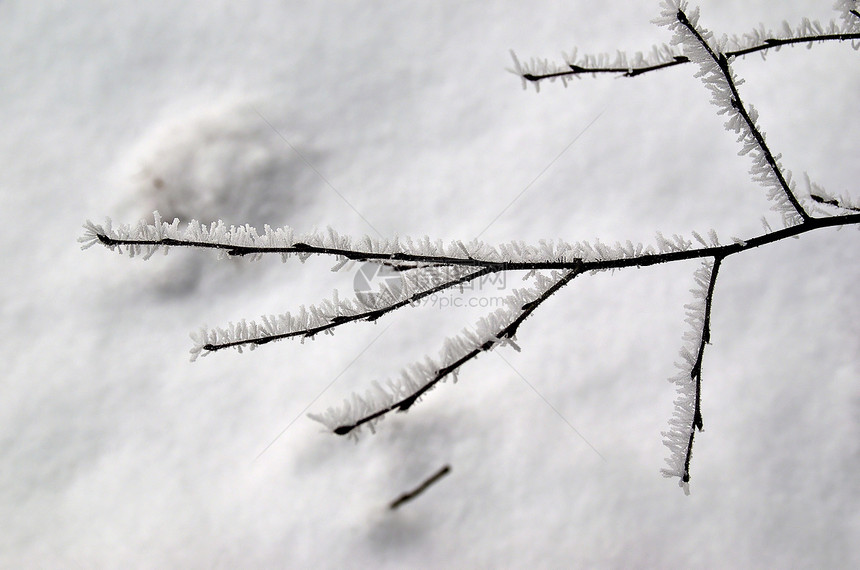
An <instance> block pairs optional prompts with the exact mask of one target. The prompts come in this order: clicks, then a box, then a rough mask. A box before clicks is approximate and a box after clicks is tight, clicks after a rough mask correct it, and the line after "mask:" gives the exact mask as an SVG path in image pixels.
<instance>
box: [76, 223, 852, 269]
mask: <svg viewBox="0 0 860 570" xmlns="http://www.w3.org/2000/svg"><path fill="white" fill-rule="evenodd" d="M854 224H860V214H845V215H839V216H828V217H823V218H815V217H809V219H808V220H807V221H806V222H805V223H804V224H800V225H795V226H790V227H787V228H782V229H780V230H777V231H774V232H769V233H766V234H760V235H758V236H755V237H752V238H749V239H745V240H743V241H741V242H736V243H731V244H726V245H715V246H710V247H703V248H695V249H682V250H681V249H679V250H676V251H669V252H663V253H643V254H639V255H630V256H626V257H625V256H623V255H624V254H623V252H621V253H617V252H614V253H617V254H618V255H619V257H611V258H607V259H588V258H580V257H575V258H571V259H568V260H550V261H522V262H518V261H498V260H491V259H480V258H471V259H463V258H458V257H449V256H444V255H420V254H414V253H407V252H394V253H378V252H365V251H358V250H349V249H340V248H329V247H318V246H309V245H306V244H302V243H296V244H293V245H291V246H282V247H256V246H236V245H233V244H229V243H209V242H199V241H188V240H180V239H174V238H164V239H122V238H116V237H109V236H107V235H105V234H102V233H96V234H95V235H96V237H97V238H98V241H99V242H101V243H103V244H104V245H105V246H107V247H111V248H113V247H116V246H123V245H139V246H171V247H196V248H204V249H206V248H208V249H218V250H222V251H227V252H231V255H262V254H267V253H274V254H282V255H283V254H293V253H305V254H311V255H331V256H335V257H340V258H345V259H349V260H355V261H383V260H395V261H400V262H405V263H420V264H435V265H439V266H442V265H452V266H468V267H484V268H489V269H491V270H492V271H493V272H500V271H540V270H546V269H574V268H577V267H581V268H582V269H583V271H601V270H605V269H622V268H625V267H646V266H650V265H657V264H660V263H669V262H674V261H682V260H688V259H700V258H706V257H717V256H719V257H726V256H728V255H732V254H735V253H739V252H741V251H745V250H747V249H752V248H755V247H759V246H762V245H766V244H770V243H773V242H777V241H780V240H783V239H786V238H789V237H794V236H797V235H800V234H804V233H806V232H809V231H813V230H816V229H821V228H827V227H834V226H842V225H854ZM86 239H87V238H86V237H84V238H80V241H85V240H86ZM85 247H86V246H85ZM570 247H571V249H572V248H573V246H570ZM234 251H238V253H232V252H234Z"/></svg>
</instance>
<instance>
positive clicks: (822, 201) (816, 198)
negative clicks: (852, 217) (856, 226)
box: [809, 194, 860, 212]
mask: <svg viewBox="0 0 860 570" xmlns="http://www.w3.org/2000/svg"><path fill="white" fill-rule="evenodd" d="M809 197H810V198H812V199H813V200H814V201H815V202H818V203H819V204H827V205H828V206H836V207H837V208H842V209H843V210H850V211H852V212H860V207H857V206H851V205H848V204H843V203H842V202H840V201H839V200H837V199H836V198H825V197H824V196H819V195H817V194H810V195H809Z"/></svg>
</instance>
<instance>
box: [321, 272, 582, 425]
mask: <svg viewBox="0 0 860 570" xmlns="http://www.w3.org/2000/svg"><path fill="white" fill-rule="evenodd" d="M581 273H582V271H581V269H579V268H575V269H572V270H569V271H566V272H554V273H553V275H552V276H551V277H546V276H544V275H541V274H537V275H536V280H535V287H534V288H531V289H519V290H515V291H514V292H513V293H512V294H511V295H509V296H508V297H506V298H505V304H506V305H507V307H504V308H502V309H499V310H497V311H495V312H493V313H491V314H490V315H488V316H487V317H482V318H481V319H480V320H479V321H478V324H477V326H476V327H475V329H474V330H469V329H464V330H463V332H462V334H460V335H459V336H456V337H453V338H449V339H448V340H446V341H445V344H444V346H443V348H442V352H441V354H440V357H439V359H438V360H433V359H431V358H429V357H427V358H426V359H425V360H424V362H420V363H416V364H413V365H412V366H411V367H409V368H407V369H406V370H403V372H402V373H401V377H400V378H399V379H398V380H388V381H387V382H386V385H385V386H383V385H382V384H380V383H379V382H374V383H373V384H372V387H371V389H370V390H368V391H367V392H366V393H365V395H364V396H361V395H358V394H352V396H351V398H349V399H347V400H345V401H344V403H343V406H341V408H339V409H338V408H329V409H328V410H327V411H326V412H325V413H324V414H310V417H311V418H312V419H315V420H317V421H318V422H320V423H322V424H324V425H325V426H326V427H328V428H329V429H330V430H332V431H333V432H334V433H336V434H338V435H346V434H351V435H353V436H354V435H356V432H355V431H353V430H355V429H356V428H360V427H362V426H364V425H367V427H369V428H370V430H371V431H374V424H375V423H376V422H377V421H379V419H381V418H382V417H383V416H385V415H386V414H388V413H389V412H393V411H398V412H406V411H408V410H409V408H411V407H412V405H413V404H415V402H417V401H418V400H419V398H421V397H422V396H423V395H424V394H426V393H427V392H428V391H430V390H432V389H433V388H435V387H436V385H437V384H438V383H439V382H441V381H442V380H444V379H445V378H446V377H447V376H449V375H453V377H454V381H455V382H456V377H457V373H458V371H459V369H460V367H461V366H463V365H464V364H466V363H467V362H469V361H470V360H472V359H474V358H476V357H477V356H478V355H479V354H481V353H482V352H487V351H489V350H492V349H493V348H495V347H496V346H498V345H507V344H509V345H511V346H513V347H514V348H515V349H516V350H519V347H518V346H517V344H516V342H515V340H516V334H517V330H518V329H519V326H520V325H521V324H522V322H523V321H524V320H525V319H526V318H528V316H529V315H531V314H532V313H533V312H534V310H535V309H537V308H538V306H540V304H541V303H543V302H544V301H546V300H547V299H549V298H550V297H551V296H552V295H553V294H554V293H555V292H557V291H558V290H559V289H561V288H562V287H564V286H565V285H567V284H568V283H570V281H571V280H573V278H574V277H576V276H577V275H579V274H581Z"/></svg>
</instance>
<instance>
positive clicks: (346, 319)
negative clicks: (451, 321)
mask: <svg viewBox="0 0 860 570" xmlns="http://www.w3.org/2000/svg"><path fill="white" fill-rule="evenodd" d="M495 272H496V270H495V269H494V268H492V267H484V268H481V269H479V270H477V271H474V272H472V273H469V274H467V275H464V276H462V277H459V278H456V279H452V280H450V281H446V282H444V283H441V284H439V285H437V286H435V287H431V288H429V289H426V290H423V291H420V292H418V293H415V294H414V295H410V296H409V297H406V298H405V299H402V300H400V301H397V302H395V303H392V304H391V305H388V306H385V307H381V308H377V309H372V310H368V311H364V312H361V313H356V314H354V315H332V316H330V317H328V318H329V319H330V320H329V321H328V322H326V323H323V324H320V325H317V326H312V327H307V328H301V329H297V330H294V331H289V332H284V333H277V334H264V335H261V336H258V337H254V338H244V339H238V340H234V341H229V342H215V343H212V342H208V343H205V344H203V345H202V346H201V347H200V348H201V349H202V350H205V351H207V352H215V351H218V350H223V349H225V348H235V347H239V346H245V345H255V346H259V345H263V344H268V343H270V342H274V341H277V340H283V339H285V338H291V337H298V336H300V337H304V338H310V337H313V336H314V335H316V334H318V333H321V332H325V331H328V330H331V329H334V328H335V327H338V326H341V325H345V324H347V323H351V322H354V321H362V320H363V321H368V322H374V321H376V320H377V319H379V318H380V317H382V316H383V315H386V314H388V313H390V312H392V311H394V310H396V309H399V308H401V307H405V306H406V305H414V304H415V303H417V302H418V301H420V300H421V299H424V298H425V297H429V296H430V295H434V294H435V293H438V292H440V291H443V290H445V289H450V288H451V287H456V286H457V285H462V284H463V283H468V282H470V281H473V280H475V279H478V278H480V277H483V276H484V275H488V274H491V273H495Z"/></svg>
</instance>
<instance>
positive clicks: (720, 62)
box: [677, 10, 811, 222]
mask: <svg viewBox="0 0 860 570" xmlns="http://www.w3.org/2000/svg"><path fill="white" fill-rule="evenodd" d="M677 17H678V21H679V22H681V24H683V25H684V27H686V28H687V30H689V32H690V33H691V34H692V35H693V37H695V38H696V40H697V41H698V42H699V43H700V44H701V45H702V48H703V49H704V50H705V51H706V52H707V54H708V56H709V57H710V58H711V59H712V60H713V61H714V63H716V64H717V66H718V67H719V68H720V71H721V72H722V75H723V78H724V79H725V80H726V83H727V84H728V86H729V89H730V90H731V93H732V96H731V105H732V107H733V108H735V109H736V110H737V111H738V113H739V114H740V116H741V117H742V118H743V120H744V122H745V123H746V124H747V128H748V129H749V130H750V133H751V134H752V136H753V138H754V139H755V141H756V144H757V145H758V147H759V149H760V150H761V151H762V153H763V154H764V158H765V160H766V161H767V164H768V166H770V169H771V171H772V172H773V174H774V176H776V179H777V181H778V182H779V185H780V186H781V187H782V190H783V192H784V193H785V195H786V197H787V198H788V201H789V202H790V203H791V205H792V207H793V208H794V209H795V211H796V212H797V213H798V215H800V217H801V218H802V219H803V221H804V222H807V221H809V220H810V219H811V217H810V215H809V214H808V213H806V210H804V209H803V206H801V205H800V202H798V200H797V197H796V196H795V195H794V192H792V191H791V188H790V187H789V184H788V182H787V181H786V179H785V176H784V175H783V173H782V169H781V168H780V167H779V165H778V164H777V161H776V158H775V157H774V156H773V154H772V153H771V152H770V148H768V146H767V143H765V141H764V136H763V135H762V134H761V131H759V130H758V127H757V126H756V124H755V121H754V120H753V119H752V117H750V115H749V112H748V111H747V109H746V106H745V105H744V103H743V100H742V99H741V96H740V94H739V93H738V89H737V86H736V85H735V81H734V79H732V72H731V70H730V69H729V63H728V60H727V59H726V54H723V53H720V54H716V53H714V50H712V49H711V46H710V45H709V44H708V42H707V41H706V40H705V38H703V37H702V35H701V34H700V33H699V31H698V30H697V29H696V27H695V26H693V25H692V24H691V23H690V20H689V19H687V15H686V14H685V13H684V11H683V10H678V14H677Z"/></svg>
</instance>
